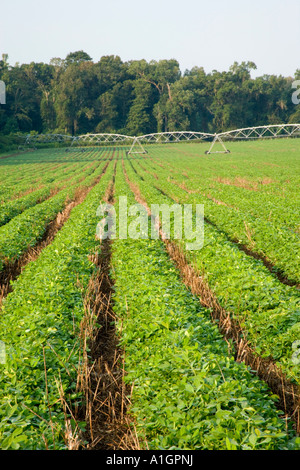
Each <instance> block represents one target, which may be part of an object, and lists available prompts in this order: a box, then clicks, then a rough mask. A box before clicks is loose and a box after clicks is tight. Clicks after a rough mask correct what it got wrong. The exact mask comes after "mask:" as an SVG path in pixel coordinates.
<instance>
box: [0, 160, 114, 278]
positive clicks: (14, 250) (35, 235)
mask: <svg viewBox="0 0 300 470" xmlns="http://www.w3.org/2000/svg"><path fill="white" fill-rule="evenodd" d="M105 164H106V162H102V163H101V164H100V165H99V166H98V167H96V168H95V169H94V171H93V172H92V173H91V174H89V175H88V176H87V177H86V178H85V179H84V180H83V181H80V182H77V183H76V184H72V183H73V182H72V181H70V184H69V186H68V187H66V188H64V189H62V190H61V191H60V192H58V194H56V195H54V196H53V197H51V198H50V199H47V200H45V201H44V202H42V203H41V204H38V205H36V206H34V207H30V208H29V209H27V210H25V211H24V212H22V213H21V214H19V215H18V216H16V217H14V218H13V219H12V220H11V221H10V222H8V223H7V224H6V225H3V226H2V227H0V270H1V269H2V268H3V266H4V264H7V263H12V262H14V261H16V260H17V259H19V258H20V256H21V255H22V254H23V253H24V252H25V251H26V250H27V249H28V248H29V247H32V246H34V245H35V244H36V243H37V242H38V241H39V240H40V239H41V238H42V237H43V235H44V233H45V230H46V227H47V225H48V224H49V223H50V222H51V221H52V220H54V218H55V217H56V215H57V214H58V213H59V212H61V211H62V210H63V209H64V208H65V206H66V204H67V203H68V202H69V201H72V199H73V198H74V196H75V194H76V192H77V191H78V190H80V189H83V188H88V187H89V186H91V185H92V184H93V183H94V182H95V181H96V178H97V177H99V176H100V175H101V173H102V171H103V168H104V166H105Z"/></svg>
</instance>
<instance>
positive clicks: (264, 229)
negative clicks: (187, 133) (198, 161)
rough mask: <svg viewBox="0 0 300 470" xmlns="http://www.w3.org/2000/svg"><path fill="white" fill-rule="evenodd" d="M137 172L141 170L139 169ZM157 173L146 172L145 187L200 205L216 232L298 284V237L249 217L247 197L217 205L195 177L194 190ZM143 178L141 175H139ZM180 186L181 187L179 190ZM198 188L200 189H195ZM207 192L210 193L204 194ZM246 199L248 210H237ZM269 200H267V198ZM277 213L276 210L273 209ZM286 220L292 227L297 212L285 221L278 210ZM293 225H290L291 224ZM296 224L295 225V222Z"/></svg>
mask: <svg viewBox="0 0 300 470" xmlns="http://www.w3.org/2000/svg"><path fill="white" fill-rule="evenodd" d="M134 164H135V168H137V167H140V163H139V162H138V161H137V162H134ZM142 166H143V167H145V168H146V169H147V164H146V163H145V162H144V161H143V164H142ZM140 170H141V168H140ZM157 173H158V172H156V173H155V172H154V173H153V170H152V173H151V172H150V174H149V172H148V173H147V174H146V178H147V180H148V182H149V184H152V185H155V186H156V187H160V188H161V189H162V188H163V189H164V191H165V190H167V191H168V194H169V195H171V197H173V198H177V199H178V198H179V199H180V200H181V201H184V202H185V203H190V204H204V205H205V216H206V218H207V219H208V220H209V221H210V222H212V223H213V224H215V225H216V226H217V227H218V228H219V230H222V231H223V232H225V233H226V234H227V235H228V238H229V239H230V240H232V241H235V242H238V243H239V244H241V245H243V246H246V247H247V248H248V249H249V250H251V251H253V252H254V253H257V254H258V255H260V256H262V257H263V258H265V259H266V260H267V261H268V262H269V263H271V264H272V265H273V266H274V268H273V269H274V272H279V273H280V274H282V275H283V276H285V277H287V278H288V279H289V280H290V281H292V282H294V283H298V284H299V283H300V273H299V262H300V243H299V234H298V233H296V232H294V231H293V230H291V229H290V228H288V227H287V226H283V225H276V224H274V222H272V221H269V220H267V219H264V218H261V217H258V216H257V215H256V214H255V215H252V214H251V211H250V209H251V200H252V198H251V197H250V196H248V197H246V196H245V195H244V197H241V195H240V194H239V195H237V197H236V200H235V202H234V201H231V202H234V205H233V207H231V206H227V205H224V204H220V203H217V201H218V197H219V196H217V195H216V196H217V199H216V202H215V201H214V200H212V195H211V194H210V195H209V196H208V195H207V191H206V194H205V190H203V189H201V186H203V183H202V184H201V183H200V184H199V182H198V181H199V179H200V178H199V176H198V178H197V185H198V188H197V189H195V184H193V183H192V182H191V180H190V179H189V180H187V179H186V178H184V177H182V176H179V175H177V176H176V178H174V177H173V176H172V175H171V176H170V173H169V170H163V169H161V168H160V170H159V173H158V174H159V177H158V179H157V178H156V177H155V176H154V174H155V175H156V176H157ZM143 174H144V176H145V173H143ZM182 184H184V186H183V187H182ZM199 186H200V189H199ZM208 191H210V189H209V190H208ZM259 197H261V199H262V200H261V202H260V206H263V205H265V197H264V195H262V196H261V195H260V196H259ZM247 199H248V201H249V202H248V204H249V206H248V208H245V207H244V208H241V207H242V206H241V202H240V201H243V200H247ZM269 199H270V196H269ZM277 210H278V209H277ZM282 212H283V213H284V214H285V217H286V220H287V222H286V225H290V226H291V225H292V226H293V227H295V223H296V219H297V216H298V217H299V211H298V210H296V208H295V209H294V210H293V211H291V214H292V216H291V217H289V216H288V214H289V212H288V211H287V210H286V211H284V209H282ZM293 221H294V222H293ZM298 222H299V221H298Z"/></svg>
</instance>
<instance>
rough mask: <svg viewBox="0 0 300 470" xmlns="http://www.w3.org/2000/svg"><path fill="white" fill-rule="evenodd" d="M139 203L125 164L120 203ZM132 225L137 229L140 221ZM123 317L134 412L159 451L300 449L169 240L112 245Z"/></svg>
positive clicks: (119, 178) (118, 182)
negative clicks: (192, 288)
mask: <svg viewBox="0 0 300 470" xmlns="http://www.w3.org/2000/svg"><path fill="white" fill-rule="evenodd" d="M125 195H126V196H127V199H128V204H134V203H135V202H136V201H135V199H134V197H133V193H132V192H131V190H130V189H129V187H128V184H127V183H126V181H125V178H124V174H123V173H122V168H121V165H120V163H119V164H118V167H117V174H116V179H115V200H116V206H115V207H116V212H117V220H118V210H119V209H118V196H125ZM130 219H131V218H130V217H129V221H128V223H131V222H133V223H134V220H135V219H134V218H132V220H130ZM112 273H113V277H114V289H115V293H114V296H113V302H114V303H113V305H114V312H115V314H116V316H117V317H118V318H119V321H118V323H119V331H120V333H119V334H120V341H121V344H122V346H123V348H124V351H125V369H126V376H125V380H126V381H127V382H129V383H130V384H132V383H134V387H133V394H132V397H131V400H132V407H131V409H130V412H131V413H132V414H133V416H134V418H135V420H136V422H137V432H138V436H139V438H140V441H141V445H142V446H143V445H145V444H144V440H146V442H147V446H148V448H150V449H206V450H207V449H208V450H212V449H243V450H245V449H284V448H293V446H294V445H298V444H296V442H297V441H296V440H295V436H294V437H292V436H293V433H291V435H289V434H288V433H287V432H286V429H285V423H284V421H283V420H282V419H281V418H279V416H278V412H277V411H276V406H275V401H276V398H275V397H274V396H272V395H271V394H270V393H269V391H268V389H267V387H266V385H264V384H263V383H262V382H261V381H259V379H258V378H257V377H255V376H253V375H252V374H251V373H250V371H249V370H248V369H247V367H246V366H245V365H244V364H241V363H236V362H235V361H234V358H233V356H232V355H231V353H230V352H229V350H228V347H227V345H226V342H225V341H224V340H223V338H222V336H221V334H220V333H219V331H218V328H217V326H216V325H215V324H213V323H212V322H211V319H210V312H209V311H208V310H207V309H204V308H203V307H202V306H201V305H200V302H199V300H198V298H196V297H194V296H193V295H192V294H191V293H190V292H189V291H188V289H187V288H186V287H185V286H184V284H183V283H182V281H181V279H180V276H179V273H178V271H177V269H176V268H175V266H174V264H173V263H172V262H171V260H170V259H169V257H168V255H167V252H166V250H165V247H164V244H163V242H162V241H160V240H150V239H136V240H133V239H131V238H130V237H128V238H125V239H120V238H118V237H117V238H116V239H115V240H114V242H113V244H112Z"/></svg>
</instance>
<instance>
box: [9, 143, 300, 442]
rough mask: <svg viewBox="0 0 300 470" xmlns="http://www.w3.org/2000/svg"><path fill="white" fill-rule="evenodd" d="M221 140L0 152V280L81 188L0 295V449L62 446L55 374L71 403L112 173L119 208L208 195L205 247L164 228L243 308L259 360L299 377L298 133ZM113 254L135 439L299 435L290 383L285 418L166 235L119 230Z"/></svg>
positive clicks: (214, 285)
mask: <svg viewBox="0 0 300 470" xmlns="http://www.w3.org/2000/svg"><path fill="white" fill-rule="evenodd" d="M226 147H227V148H228V149H229V150H230V153H226V154H225V153H224V154H221V153H216V154H210V155H206V154H205V151H206V150H208V148H209V143H192V142H191V143H172V144H163V145H158V144H157V145H155V144H151V145H150V144H149V145H146V146H145V148H146V150H147V153H146V154H132V155H128V149H129V148H128V147H122V146H120V147H102V148H101V147H99V148H85V149H84V151H83V152H81V151H79V150H76V151H70V152H66V151H65V150H64V149H39V150H36V151H33V152H26V153H25V152H24V153H19V154H17V155H12V156H10V157H9V156H8V154H6V155H5V157H8V158H2V159H1V155H0V280H1V282H2V283H4V282H5V275H2V277H1V273H6V272H8V270H9V269H12V268H11V266H13V265H14V263H17V262H18V260H21V259H23V258H22V257H23V255H24V254H26V252H27V250H28V249H29V247H33V248H34V247H36V246H38V244H39V243H40V241H41V240H44V239H45V240H47V239H46V235H47V229H48V227H49V224H51V223H52V222H53V221H54V220H56V218H57V217H58V215H59V214H60V213H62V212H63V211H64V209H65V208H66V207H67V205H68V204H70V202H72V201H73V202H74V203H76V201H77V199H76V198H77V196H78V194H79V193H80V191H85V193H84V194H85V197H84V199H83V201H82V200H80V203H76V204H74V207H73V209H72V210H71V211H70V214H69V217H68V218H67V220H66V221H65V223H64V224H63V226H62V227H61V228H60V229H59V230H58V232H57V233H56V235H55V237H54V239H53V240H52V241H51V242H50V243H49V244H46V246H45V247H44V248H43V249H42V250H41V252H40V254H39V256H38V257H37V258H36V259H35V260H34V261H32V262H29V263H27V264H25V265H24V266H23V267H22V270H21V273H20V274H18V275H17V276H16V278H15V279H14V280H13V282H12V286H11V291H10V292H9V293H8V294H7V295H3V299H2V306H1V304H0V341H2V342H3V343H1V345H2V347H3V344H4V345H5V361H2V363H1V362H0V402H1V406H0V448H1V449H45V448H50V449H54V448H55V449H65V448H68V442H67V440H66V432H65V426H66V416H65V413H64V409H63V407H62V402H61V400H60V393H59V388H58V386H57V380H58V379H59V380H60V381H61V384H62V389H63V390H64V394H65V397H66V399H67V400H68V402H69V403H71V404H74V403H76V404H77V405H78V403H80V404H84V393H82V391H78V389H77V388H76V384H77V382H78V374H79V370H80V366H81V361H82V360H83V359H82V350H81V348H82V344H81V342H80V341H79V335H80V331H81V326H82V320H83V318H84V312H85V298H86V296H87V294H88V286H89V280H90V279H91V277H92V276H94V275H95V274H97V270H98V269H99V268H98V267H97V266H96V265H95V264H94V263H93V262H92V261H91V259H92V258H91V256H90V255H93V254H95V253H101V250H102V249H103V245H102V244H101V243H100V242H99V240H97V239H96V238H95V234H96V226H97V223H98V222H99V216H97V208H98V206H99V204H100V203H103V202H104V201H105V198H106V194H107V190H108V188H113V195H114V207H115V210H116V214H117V215H119V216H120V212H119V211H120V210H121V209H120V206H119V202H118V198H119V197H120V196H126V197H127V198H128V201H129V203H131V204H134V203H136V202H137V196H139V198H140V200H142V201H143V202H144V203H145V204H147V206H148V207H150V206H151V204H167V205H169V206H171V205H172V204H174V203H177V204H180V205H183V204H190V207H192V208H193V209H195V208H196V205H197V204H203V206H204V217H205V222H204V243H203V246H202V247H201V249H199V250H192V251H189V250H187V249H186V244H185V241H186V240H185V239H184V237H183V239H180V240H178V239H176V237H175V236H174V234H172V233H171V243H173V246H174V247H177V248H178V249H179V250H180V252H181V253H182V255H184V256H185V258H186V262H187V263H188V264H189V265H190V266H193V268H194V270H195V271H196V272H197V273H198V274H199V275H201V278H203V280H204V281H205V283H206V284H207V286H208V288H209V290H210V293H211V295H213V296H214V297H215V299H216V301H217V302H218V305H219V306H220V308H222V309H223V310H224V311H225V312H227V314H228V316H229V317H230V318H231V319H232V320H234V321H236V322H237V323H238V325H239V327H240V329H241V334H242V337H243V338H244V340H245V344H246V343H247V347H249V348H250V349H251V352H252V353H253V354H254V357H256V358H257V361H258V363H261V364H263V363H264V361H269V363H272V364H273V365H274V367H276V370H277V371H278V374H279V376H278V377H280V378H281V379H282V380H284V382H285V383H284V387H285V386H287V384H293V385H294V387H295V388H294V390H297V387H298V390H299V385H300V292H299V286H300V269H299V268H300V218H299V215H300V214H299V207H300V192H299V188H300V171H299V170H300V140H299V139H277V140H275V139H274V140H259V141H258V140H256V141H247V142H226ZM215 150H217V146H216V147H215ZM111 185H112V186H111ZM131 217H133V216H132V215H131ZM117 220H119V219H118V218H117ZM130 220H133V219H130ZM110 263H111V266H110V275H111V277H112V278H113V279H114V288H113V292H112V296H113V309H114V312H115V315H116V318H117V320H116V326H117V332H118V334H119V335H120V336H119V342H120V344H121V345H122V347H123V348H124V350H125V351H126V355H125V359H124V367H125V370H126V379H125V380H126V382H128V383H129V384H130V385H131V384H133V383H134V388H133V394H132V405H131V408H130V413H132V415H133V416H134V417H135V420H136V431H137V435H138V436H139V438H140V442H141V443H143V444H142V445H144V443H145V442H146V443H147V444H145V446H147V447H148V448H150V449H209V450H212V449H233V450H235V449H238V450H239V449H240V450H248V449H250V450H252V449H253V450H254V449H272V450H276V449H292V450H296V449H297V450H299V449H300V438H299V437H297V436H298V435H297V432H298V433H299V407H298V428H297V415H296V412H297V399H299V396H298V398H297V393H298V392H295V393H296V396H294V398H293V399H294V404H295V405H294V410H296V411H295V413H294V418H295V416H296V421H295V420H294V421H293V419H291V416H289V417H288V418H287V416H284V413H283V412H282V411H278V409H277V405H278V402H279V398H278V396H277V395H276V393H277V392H276V393H275V391H274V390H272V388H271V385H270V383H269V384H268V385H267V384H266V383H265V382H264V380H262V379H260V378H258V376H257V373H256V372H254V373H253V371H251V370H250V368H249V367H248V366H247V365H245V364H244V363H243V362H240V361H236V360H235V359H236V357H235V353H234V347H233V345H229V344H228V341H225V339H224V337H223V335H222V333H221V332H220V331H219V329H218V325H217V322H213V321H212V320H211V313H212V310H213V305H211V306H210V305H206V306H204V305H203V304H202V303H201V302H199V300H200V301H201V298H200V299H199V298H198V297H197V296H196V295H194V294H192V293H191V292H190V290H189V287H186V286H185V284H184V283H183V281H182V279H181V277H180V273H179V270H178V269H177V268H176V267H175V265H174V263H173V262H172V260H171V259H170V257H169V255H168V252H167V250H166V246H165V243H164V241H163V240H162V239H150V237H148V238H147V237H144V238H143V239H131V238H130V237H128V238H127V239H124V238H123V239H120V238H118V236H117V237H116V238H115V239H113V240H112V243H111V261H110ZM3 285H4V284H3ZM3 292H4V290H3ZM0 302H1V286H0ZM2 352H3V351H2ZM87 354H88V355H89V353H87ZM3 357H4V355H3ZM262 367H263V366H262ZM293 393H294V392H293ZM286 413H287V411H286ZM295 422H296V424H295ZM85 426H86V424H85V423H79V424H78V427H76V430H77V431H78V429H79V428H80V429H83V428H85ZM84 445H85V442H83V443H82V446H83V447H84Z"/></svg>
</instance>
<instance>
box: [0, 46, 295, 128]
mask: <svg viewBox="0 0 300 470" xmlns="http://www.w3.org/2000/svg"><path fill="white" fill-rule="evenodd" d="M8 59H9V58H8V56H7V54H3V55H2V60H0V80H3V81H4V82H5V85H6V104H5V105H0V133H1V134H10V133H13V132H30V131H37V132H57V133H68V134H73V135H78V134H83V133H87V132H117V133H123V134H129V135H141V134H145V133H150V132H161V131H168V130H170V131H171V130H194V131H206V132H220V131H225V130H229V129H234V128H239V127H248V126H258V125H265V124H278V123H287V122H299V121H300V107H299V106H295V104H294V103H293V102H292V93H293V91H294V90H293V89H292V82H293V81H294V79H299V78H300V70H297V71H296V72H295V77H283V76H275V75H263V76H261V77H257V78H255V79H254V78H251V71H252V70H255V69H256V65H255V64H254V63H253V62H242V63H241V64H238V63H237V62H235V63H234V64H233V65H232V66H231V67H230V68H229V70H228V71H223V72H218V71H216V70H213V71H212V72H211V73H205V71H204V69H203V68H202V67H194V68H192V69H191V70H186V71H185V72H184V73H181V71H180V68H179V63H178V62H177V61H176V60H175V59H171V60H160V61H154V60H152V61H150V62H147V61H146V60H133V61H129V62H122V60H121V59H120V57H118V56H103V57H101V58H100V60H99V61H98V62H94V61H93V60H92V58H91V57H90V56H89V55H88V54H87V53H86V52H84V51H76V52H71V53H70V54H68V55H67V57H66V58H65V59H60V58H53V59H51V61H50V63H49V64H45V63H34V62H31V63H30V64H22V65H19V64H16V65H15V66H11V65H9V60H8Z"/></svg>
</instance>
